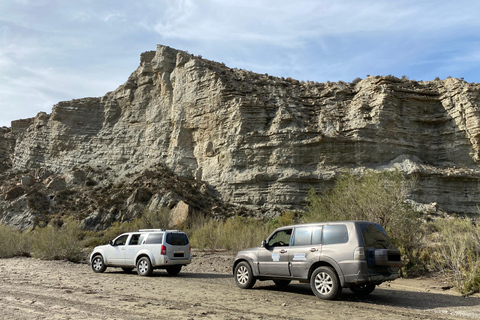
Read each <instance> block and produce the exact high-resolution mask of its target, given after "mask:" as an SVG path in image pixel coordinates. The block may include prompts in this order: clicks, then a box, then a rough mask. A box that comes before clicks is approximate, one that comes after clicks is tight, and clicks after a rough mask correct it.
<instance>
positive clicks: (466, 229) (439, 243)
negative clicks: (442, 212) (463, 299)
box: [430, 218, 480, 295]
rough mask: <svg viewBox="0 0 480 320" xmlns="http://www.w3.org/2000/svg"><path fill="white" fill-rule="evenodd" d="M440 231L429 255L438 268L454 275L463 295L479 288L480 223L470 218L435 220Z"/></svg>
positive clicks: (435, 235) (456, 285) (453, 278)
mask: <svg viewBox="0 0 480 320" xmlns="http://www.w3.org/2000/svg"><path fill="white" fill-rule="evenodd" d="M434 226H435V227H436V229H437V232H436V233H435V234H434V239H433V240H434V241H435V245H434V246H433V248H432V255H431V257H430V260H431V263H432V265H433V267H434V268H435V269H436V270H439V271H441V272H444V273H445V274H446V275H451V279H452V284H453V285H454V286H455V287H456V288H457V289H458V290H459V291H460V292H461V293H462V294H465V295H467V294H472V293H475V292H479V290H480V226H479V225H478V224H476V223H475V221H472V220H470V219H461V218H446V219H439V220H437V221H435V222H434Z"/></svg>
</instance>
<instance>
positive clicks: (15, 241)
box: [0, 224, 30, 258]
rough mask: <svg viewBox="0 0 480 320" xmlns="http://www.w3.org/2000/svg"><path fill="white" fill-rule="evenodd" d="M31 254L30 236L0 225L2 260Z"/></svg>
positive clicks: (0, 252)
mask: <svg viewBox="0 0 480 320" xmlns="http://www.w3.org/2000/svg"><path fill="white" fill-rule="evenodd" d="M29 253H30V248H29V241H28V234H27V233H24V232H21V231H20V230H18V229H15V228H13V227H8V226H5V225H3V224H0V258H11V257H14V256H28V255H29Z"/></svg>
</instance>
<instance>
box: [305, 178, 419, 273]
mask: <svg viewBox="0 0 480 320" xmlns="http://www.w3.org/2000/svg"><path fill="white" fill-rule="evenodd" d="M414 184H415V181H414V180H412V179H407V178H406V177H405V176H404V175H403V174H402V173H401V172H399V171H382V172H376V171H367V172H365V173H364V174H362V175H355V174H353V173H351V172H347V173H345V174H343V175H342V176H340V177H339V179H338V180H337V183H336V185H335V187H334V188H333V189H332V190H330V191H327V192H326V193H325V194H323V195H317V194H316V193H315V190H314V189H311V190H310V193H309V195H308V198H307V203H308V206H307V211H306V213H305V215H304V217H303V221H304V222H322V221H341V220H366V221H373V222H377V223H379V224H381V225H382V226H383V227H384V228H385V230H386V231H387V233H388V234H389V236H390V238H391V240H392V242H393V243H394V244H395V245H396V246H397V247H398V248H399V249H400V250H401V251H402V253H403V255H404V260H405V261H404V262H405V265H406V266H407V267H408V268H414V267H417V266H416V265H417V264H418V263H420V261H419V260H418V254H419V251H418V250H419V249H420V248H421V247H422V239H423V232H422V229H421V223H420V221H419V217H420V214H419V213H417V212H416V211H414V210H413V208H412V207H411V206H410V205H408V204H407V203H406V199H407V196H408V194H409V193H410V191H411V190H412V188H413V186H414ZM408 268H404V269H403V271H404V272H406V269H408Z"/></svg>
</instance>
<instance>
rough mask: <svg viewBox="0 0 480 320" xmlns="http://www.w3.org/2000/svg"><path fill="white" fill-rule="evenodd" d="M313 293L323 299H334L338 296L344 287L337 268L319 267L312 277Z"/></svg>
mask: <svg viewBox="0 0 480 320" xmlns="http://www.w3.org/2000/svg"><path fill="white" fill-rule="evenodd" d="M310 287H311V288H312V291H313V293H315V295H316V296H317V297H319V298H321V299H325V300H332V299H335V298H336V297H338V295H339V294H340V292H342V288H341V287H340V281H339V280H338V277H337V274H336V273H335V270H333V269H332V268H330V267H318V268H317V269H315V271H313V273H312V277H311V278H310Z"/></svg>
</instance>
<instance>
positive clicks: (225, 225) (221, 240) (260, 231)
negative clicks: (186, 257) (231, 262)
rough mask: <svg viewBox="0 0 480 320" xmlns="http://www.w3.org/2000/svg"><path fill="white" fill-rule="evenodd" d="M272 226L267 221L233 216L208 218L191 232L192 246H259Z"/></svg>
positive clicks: (212, 248) (225, 247)
mask: <svg viewBox="0 0 480 320" xmlns="http://www.w3.org/2000/svg"><path fill="white" fill-rule="evenodd" d="M271 229H272V228H271V226H270V225H269V224H268V223H266V222H265V221H262V220H258V219H254V218H245V217H239V216H237V217H232V218H229V219H227V220H225V221H216V220H214V219H208V220H206V221H205V223H204V224H203V225H202V226H200V227H198V228H196V229H195V230H193V231H192V232H191V237H190V238H191V242H192V246H193V247H194V248H197V249H201V250H204V249H211V250H216V249H226V250H233V251H238V250H241V249H245V248H250V247H257V246H259V245H260V244H261V242H262V240H264V239H265V238H266V237H267V236H268V235H269V233H270V231H271Z"/></svg>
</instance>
